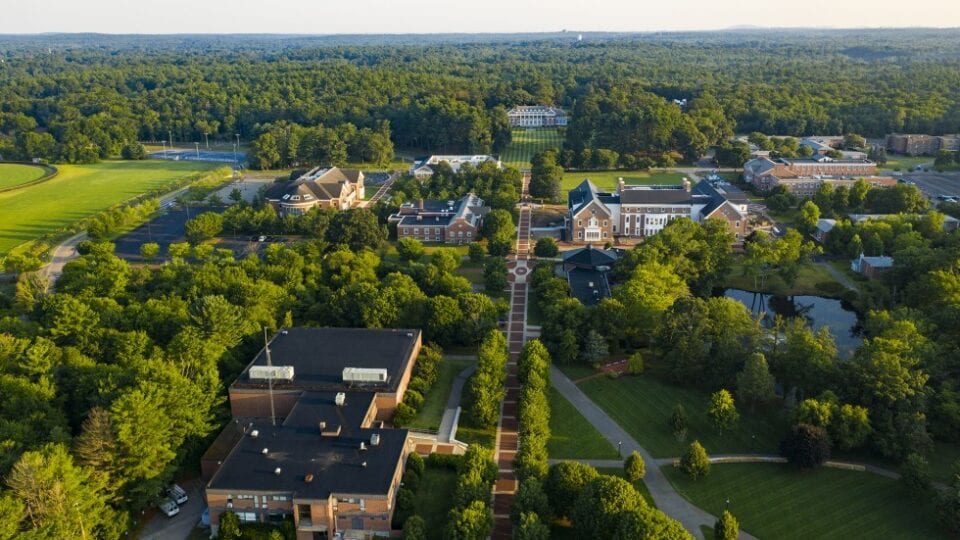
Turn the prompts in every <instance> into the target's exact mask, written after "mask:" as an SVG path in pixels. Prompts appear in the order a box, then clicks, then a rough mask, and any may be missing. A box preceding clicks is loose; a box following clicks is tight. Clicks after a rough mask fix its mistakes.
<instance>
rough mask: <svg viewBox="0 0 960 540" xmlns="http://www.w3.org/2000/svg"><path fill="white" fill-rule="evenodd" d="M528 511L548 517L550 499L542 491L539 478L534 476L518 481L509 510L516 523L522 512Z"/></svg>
mask: <svg viewBox="0 0 960 540" xmlns="http://www.w3.org/2000/svg"><path fill="white" fill-rule="evenodd" d="M528 512H529V513H533V514H536V515H538V516H543V517H544V518H545V519H546V518H549V517H550V501H549V500H548V499H547V494H546V493H544V491H543V486H542V484H541V483H540V480H538V479H536V478H528V479H526V480H523V481H522V482H520V487H519V488H518V489H517V494H516V497H515V498H514V501H513V508H512V509H511V510H510V517H511V518H512V519H513V521H514V523H517V522H519V521H520V519H521V517H522V516H523V514H526V513H528Z"/></svg>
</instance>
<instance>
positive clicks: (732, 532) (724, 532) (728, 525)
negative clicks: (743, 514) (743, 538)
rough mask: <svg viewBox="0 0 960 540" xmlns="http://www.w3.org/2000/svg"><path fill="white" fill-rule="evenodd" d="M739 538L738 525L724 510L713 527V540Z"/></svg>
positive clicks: (735, 539) (731, 515) (735, 519)
mask: <svg viewBox="0 0 960 540" xmlns="http://www.w3.org/2000/svg"><path fill="white" fill-rule="evenodd" d="M739 536H740V524H739V523H737V518H735V517H733V514H731V513H730V512H728V511H726V510H724V511H723V514H721V515H720V519H718V520H717V522H716V524H714V526H713V539H714V540H737V538H738V537H739Z"/></svg>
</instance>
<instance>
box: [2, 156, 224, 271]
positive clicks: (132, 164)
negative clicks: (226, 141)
mask: <svg viewBox="0 0 960 540" xmlns="http://www.w3.org/2000/svg"><path fill="white" fill-rule="evenodd" d="M216 167H217V164H212V163H197V162H189V161H105V162H103V163H97V164H94V165H60V166H58V169H59V170H60V173H59V174H58V175H57V176H56V178H53V179H52V180H50V181H48V182H43V183H41V184H37V185H35V186H30V187H28V188H25V189H19V190H15V191H11V192H8V193H0V256H2V255H4V254H6V253H7V252H8V251H10V249H12V248H13V247H15V246H17V245H18V244H22V243H24V242H27V241H30V240H34V239H36V238H37V237H39V236H42V235H44V234H48V233H52V232H56V231H58V230H60V229H61V228H63V227H65V226H68V225H70V224H72V223H75V222H76V221H78V220H81V219H83V218H86V217H88V216H91V215H93V214H95V213H97V212H99V211H101V210H104V209H106V208H109V207H111V206H113V205H116V204H119V203H122V202H124V201H127V200H129V199H132V198H134V197H136V196H138V195H141V194H143V193H145V192H147V191H150V190H153V189H158V188H162V187H164V186H166V185H168V184H170V183H171V182H173V181H175V180H177V179H179V178H182V177H184V176H186V175H189V174H191V173H194V172H198V171H206V170H210V169H213V168H216Z"/></svg>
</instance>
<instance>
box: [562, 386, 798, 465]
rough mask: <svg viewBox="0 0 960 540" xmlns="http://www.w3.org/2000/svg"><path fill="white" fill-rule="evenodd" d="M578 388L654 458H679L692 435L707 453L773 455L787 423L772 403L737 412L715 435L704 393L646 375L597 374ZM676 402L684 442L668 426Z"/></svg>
mask: <svg viewBox="0 0 960 540" xmlns="http://www.w3.org/2000/svg"><path fill="white" fill-rule="evenodd" d="M578 386H579V387H580V389H581V390H583V391H584V393H586V394H587V396H589V397H590V399H591V400H593V402H594V403H596V404H597V405H598V406H599V407H601V408H602V409H603V410H604V411H606V412H607V414H609V415H610V417H611V418H613V419H614V420H615V421H616V422H617V423H618V424H620V426H621V427H623V429H625V430H626V431H627V432H628V433H630V435H632V436H633V438H635V439H636V440H637V442H639V443H640V444H641V445H642V446H643V447H644V448H646V449H647V450H648V451H649V452H650V454H652V455H653V457H656V458H670V457H678V456H680V455H681V454H682V453H683V452H684V450H685V449H686V447H687V445H689V443H690V441H692V440H693V439H697V440H699V441H700V443H701V444H703V446H704V447H705V448H706V449H707V452H708V453H710V454H733V453H766V454H775V453H777V445H778V442H779V440H780V438H781V436H782V435H783V433H784V430H785V427H786V426H783V427H781V426H780V425H781V420H780V418H779V416H778V411H777V410H774V409H773V407H772V406H771V408H770V409H769V410H768V409H763V408H758V409H757V412H756V413H755V414H750V413H749V412H748V411H746V410H741V411H740V422H739V424H738V425H737V427H736V428H734V429H733V430H732V431H728V432H725V433H723V434H720V433H719V432H718V431H717V429H716V428H715V427H713V425H712V424H711V423H710V421H709V420H708V419H707V415H706V410H707V406H708V404H709V396H708V395H707V394H706V393H704V392H700V391H697V390H692V389H688V388H681V387H679V386H674V385H672V384H669V383H667V382H664V381H661V380H659V379H658V378H656V377H654V376H651V375H640V376H621V377H618V378H616V379H611V378H609V377H596V378H593V379H590V380H586V381H583V382H582V383H580V384H579V385H578ZM677 403H681V404H683V407H684V409H685V410H686V412H687V419H688V422H687V425H688V433H687V438H686V441H685V442H679V441H677V439H676V438H675V437H674V436H673V433H672V430H671V429H670V426H669V419H670V415H671V414H672V413H673V408H674V406H676V404H677Z"/></svg>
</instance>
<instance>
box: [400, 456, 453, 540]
mask: <svg viewBox="0 0 960 540" xmlns="http://www.w3.org/2000/svg"><path fill="white" fill-rule="evenodd" d="M456 487H457V473H456V471H454V470H451V469H447V468H440V467H429V466H428V467H427V468H426V469H424V471H423V478H421V479H420V486H419V487H418V488H417V496H416V497H415V498H414V503H413V509H414V513H415V514H419V515H420V517H422V518H423V519H424V521H426V522H427V538H429V539H431V540H441V539H442V538H443V534H444V529H445V527H446V525H447V513H448V512H450V509H451V508H452V507H453V502H454V499H455V497H454V492H455V491H456ZM399 525H401V526H402V525H403V524H402V523H400V524H399Z"/></svg>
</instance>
